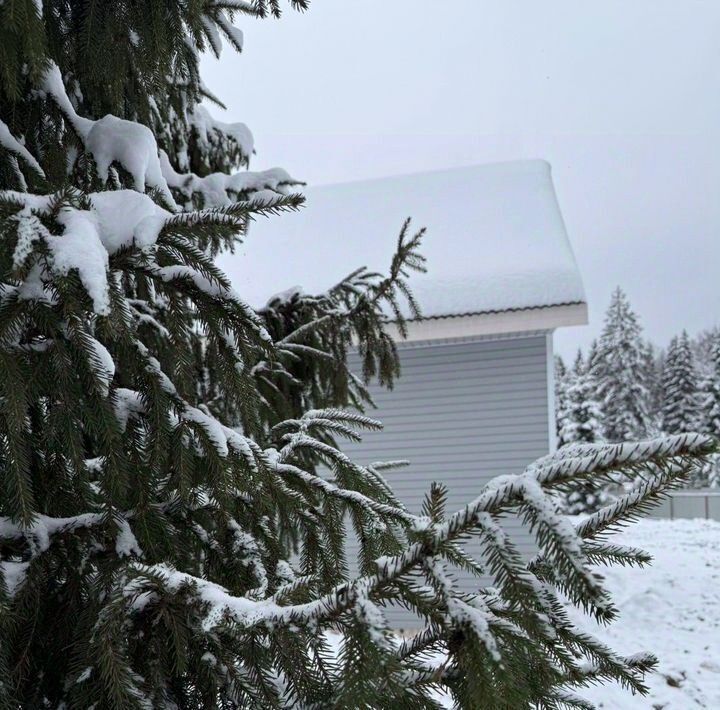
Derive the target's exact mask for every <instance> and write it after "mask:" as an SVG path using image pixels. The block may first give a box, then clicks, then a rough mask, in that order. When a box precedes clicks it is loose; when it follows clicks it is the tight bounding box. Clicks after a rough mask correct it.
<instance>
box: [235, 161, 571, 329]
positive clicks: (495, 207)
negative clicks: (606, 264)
mask: <svg viewBox="0 0 720 710" xmlns="http://www.w3.org/2000/svg"><path fill="white" fill-rule="evenodd" d="M304 192H305V194H306V196H307V203H306V206H305V207H304V208H303V209H301V210H300V211H299V212H296V213H289V214H282V215H280V216H276V217H271V218H270V219H267V220H266V219H262V218H261V219H259V220H258V221H257V222H256V223H254V224H253V225H252V226H251V228H250V231H249V234H248V236H247V238H246V240H245V243H244V244H243V245H241V246H240V247H239V248H238V249H237V252H236V254H235V255H234V256H232V255H229V256H224V257H222V261H221V266H222V267H223V268H224V269H225V270H226V271H227V272H228V274H229V276H230V277H231V279H232V281H233V285H234V287H235V289H236V290H237V291H238V292H239V294H240V295H241V296H242V297H243V298H244V299H245V300H246V301H248V302H249V303H250V304H251V305H252V306H255V307H260V306H263V305H264V304H265V303H266V302H267V301H268V299H269V298H270V297H272V296H273V295H274V294H276V293H277V292H279V291H283V290H285V289H288V288H289V287H293V286H295V285H299V286H301V287H302V289H303V290H304V291H305V292H307V293H320V292H322V291H324V290H326V289H328V288H330V287H331V286H333V285H334V284H335V283H337V282H338V281H339V280H340V279H341V278H342V277H344V276H346V275H347V274H348V273H350V272H351V271H353V270H354V269H356V268H357V267H359V266H367V267H368V268H370V269H372V270H377V271H380V272H382V273H386V272H387V269H388V266H389V263H390V259H391V257H392V254H393V250H394V247H395V242H396V238H397V235H398V233H399V230H400V227H401V225H402V223H403V221H404V219H405V218H406V217H412V220H413V222H412V224H413V226H414V227H415V228H416V229H417V228H419V227H421V226H425V227H426V228H427V236H426V237H425V240H424V243H423V246H422V249H421V251H422V253H423V254H424V255H425V256H426V257H427V266H428V273H427V274H421V275H413V277H412V280H411V288H412V289H413V291H414V293H415V295H416V296H417V298H418V301H419V302H420V305H421V308H422V311H423V315H424V316H425V317H443V316H457V315H467V314H479V313H497V312H504V311H516V310H526V309H538V308H544V307H548V306H556V305H565V304H578V303H584V302H585V293H584V289H583V284H582V280H581V278H580V273H579V271H578V268H577V264H576V262H575V257H574V255H573V252H572V248H571V246H570V242H569V240H568V236H567V233H566V231H565V226H564V224H563V220H562V216H561V214H560V209H559V207H558V203H557V199H556V197H555V190H554V188H553V183H552V177H551V174H550V166H549V165H548V164H547V163H546V162H544V161H539V160H538V161H522V162H512V163H497V164H491V165H479V166H473V167H465V168H455V169H451V170H442V171H435V172H427V173H417V174H412V175H401V176H397V177H387V178H381V179H376V180H365V181H361V182H349V183H343V184H336V185H328V186H321V187H309V188H307V189H306V190H305V191H304Z"/></svg>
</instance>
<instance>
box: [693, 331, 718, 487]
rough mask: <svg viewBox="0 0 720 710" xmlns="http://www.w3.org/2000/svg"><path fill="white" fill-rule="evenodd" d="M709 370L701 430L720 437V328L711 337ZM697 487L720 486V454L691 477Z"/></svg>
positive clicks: (704, 383) (703, 385)
mask: <svg viewBox="0 0 720 710" xmlns="http://www.w3.org/2000/svg"><path fill="white" fill-rule="evenodd" d="M708 340H709V343H708V345H709V347H708V349H707V351H708V365H709V367H708V371H707V373H706V374H705V376H704V377H703V378H702V381H701V383H700V397H701V406H700V416H701V424H700V430H701V431H703V432H705V433H707V434H710V435H711V436H714V437H715V438H719V437H720V330H716V331H715V332H713V333H712V334H711V335H710V337H709V339H708ZM691 480H694V481H695V485H696V486H697V487H701V488H704V487H710V488H720V456H718V455H717V454H714V455H712V456H710V460H709V462H708V463H707V465H705V466H704V467H703V468H702V471H701V473H700V474H699V475H695V476H692V477H691Z"/></svg>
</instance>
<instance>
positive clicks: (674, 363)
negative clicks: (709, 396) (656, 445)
mask: <svg viewBox="0 0 720 710" xmlns="http://www.w3.org/2000/svg"><path fill="white" fill-rule="evenodd" d="M662 384H663V402H662V428H663V431H665V432H666V433H668V434H679V433H682V432H684V431H694V430H695V429H698V428H699V427H700V404H701V402H700V396H699V391H698V381H697V374H696V371H695V363H694V358H693V353H692V349H691V347H690V339H689V338H688V335H687V333H686V332H685V331H683V332H682V335H680V336H679V337H674V338H673V339H672V340H671V341H670V346H669V347H668V351H667V355H666V357H665V363H664V367H663V374H662Z"/></svg>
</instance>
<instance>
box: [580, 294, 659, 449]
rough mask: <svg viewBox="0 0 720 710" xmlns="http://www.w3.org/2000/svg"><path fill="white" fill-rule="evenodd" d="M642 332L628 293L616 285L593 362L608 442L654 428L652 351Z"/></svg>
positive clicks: (593, 373) (639, 434) (628, 437)
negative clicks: (650, 369) (650, 373)
mask: <svg viewBox="0 0 720 710" xmlns="http://www.w3.org/2000/svg"><path fill="white" fill-rule="evenodd" d="M641 335H642V331H641V328H640V325H639V323H638V319H637V316H636V315H635V313H634V312H633V311H632V309H631V307H630V303H629V302H628V299H627V296H626V295H625V293H624V292H623V291H622V290H621V289H620V288H617V289H616V290H615V291H614V293H613V295H612V299H611V301H610V306H609V308H608V310H607V313H606V315H605V325H604V327H603V331H602V334H601V336H600V339H599V341H598V343H597V349H596V351H595V353H594V354H593V357H592V363H591V374H592V377H593V378H594V380H595V382H596V384H597V394H598V399H599V402H600V408H601V410H602V416H603V429H604V431H603V434H604V437H605V439H606V440H608V441H622V440H625V439H632V438H642V437H644V436H647V435H648V433H649V432H650V430H651V413H650V392H649V387H648V370H649V350H648V346H647V344H646V343H645V342H644V341H643V339H642V337H641Z"/></svg>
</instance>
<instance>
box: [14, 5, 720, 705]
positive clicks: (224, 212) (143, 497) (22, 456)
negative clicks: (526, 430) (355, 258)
mask: <svg viewBox="0 0 720 710" xmlns="http://www.w3.org/2000/svg"><path fill="white" fill-rule="evenodd" d="M291 4H292V5H294V6H295V7H296V8H299V9H303V8H304V6H305V2H303V0H295V1H294V2H292V3H291ZM278 12H279V7H278V3H277V0H255V2H252V3H249V2H238V1H237V0H232V1H229V0H228V1H224V0H198V1H197V2H189V3H188V2H174V1H173V0H167V1H166V2H163V3H155V2H153V3H147V2H139V0H115V1H114V2H98V0H45V1H44V3H42V4H41V3H37V2H36V1H35V0H13V1H12V2H5V3H3V4H1V5H0V51H1V52H2V61H1V62H0V236H1V238H0V272H1V274H2V276H1V278H0V357H1V358H2V367H0V486H2V495H0V572H1V574H0V627H1V628H0V707H4V708H18V707H21V708H45V707H46V708H94V709H95V710H102V709H104V708H113V709H126V708H150V707H158V708H187V709H188V710H190V709H193V710H195V709H197V708H201V707H202V708H273V707H323V708H325V707H332V708H358V707H391V708H403V707H437V702H436V701H435V700H434V699H433V698H434V697H435V695H434V693H435V692H436V691H437V690H438V689H442V690H445V691H447V692H449V693H450V694H451V695H452V697H453V698H454V700H455V701H456V703H457V704H458V706H460V707H465V708H506V707H513V708H516V707H517V708H520V707H528V706H538V707H560V706H571V707H587V704H586V703H584V701H582V700H581V699H580V698H578V697H577V696H576V695H575V691H576V689H578V688H582V686H584V685H587V684H590V683H597V682H601V681H608V680H614V681H618V682H620V683H622V684H623V685H625V686H626V687H628V688H629V689H634V690H640V691H642V690H644V686H643V682H642V675H643V672H644V671H646V670H647V669H648V668H650V667H651V666H652V664H653V659H652V657H651V656H649V655H646V654H641V655H634V656H629V657H623V656H620V655H619V654H617V653H615V652H613V651H612V650H611V649H609V648H607V647H606V646H605V645H603V644H602V643H601V642H600V641H598V640H597V639H595V638H594V637H593V636H591V635H589V634H587V633H586V632H584V631H581V630H579V629H578V628H576V627H575V626H574V625H573V624H572V622H571V621H570V617H569V615H568V614H567V612H566V609H565V606H564V604H563V601H562V600H563V599H568V600H569V603H572V604H574V605H577V606H579V607H581V608H583V609H584V610H585V611H587V612H588V613H590V614H593V615H594V616H595V618H597V619H598V620H599V621H602V622H607V621H610V620H612V619H613V618H614V617H615V615H616V610H615V607H614V606H613V604H612V600H611V599H610V598H609V596H608V594H607V592H606V591H605V589H604V587H603V583H602V578H601V577H600V576H599V575H598V574H597V572H596V571H595V566H596V565H602V564H613V563H623V564H637V565H641V564H644V563H646V562H648V559H649V558H648V556H647V555H646V554H644V553H643V552H641V551H638V550H634V549H627V548H622V547H620V546H618V545H614V544H612V543H611V542H610V541H609V540H608V538H607V535H608V533H610V532H612V530H613V529H616V528H617V527H618V526H619V525H621V524H622V523H623V521H625V520H627V519H628V518H632V517H633V516H635V515H638V514H639V513H640V512H642V511H643V510H645V509H646V508H647V507H648V506H649V505H651V504H652V503H654V502H655V501H656V500H657V499H658V498H659V497H660V496H661V495H662V493H663V491H664V490H666V489H667V488H668V487H669V486H672V485H675V484H676V483H677V481H678V480H679V479H680V478H682V476H683V475H684V474H686V473H687V472H688V471H689V470H690V469H691V468H692V467H693V466H694V465H696V463H697V462H698V460H700V459H702V458H703V457H704V456H705V455H706V454H707V453H709V452H710V451H711V450H713V446H714V444H713V442H712V440H711V439H710V438H709V437H707V436H703V435H697V434H685V435H681V436H675V437H669V438H665V439H658V440H654V441H650V442H643V443H641V444H624V445H617V446H603V445H594V444H588V445H581V444H577V445H572V446H568V447H565V448H564V449H563V450H561V451H560V452H558V453H555V454H553V455H549V456H547V457H545V458H543V459H540V460H539V461H537V462H535V463H534V464H532V465H531V466H529V467H528V468H527V470H525V471H524V472H518V474H517V475H515V476H506V477H503V478H501V479H498V480H496V481H494V482H492V483H490V484H488V485H487V486H485V487H484V488H482V489H481V490H480V491H479V494H478V497H477V498H476V499H475V500H474V501H472V502H470V503H469V504H468V505H467V506H466V507H465V508H463V509H462V510H460V511H458V512H456V513H451V512H447V511H445V505H444V501H445V492H444V490H443V489H442V487H441V486H434V487H433V488H432V489H431V490H430V491H429V492H428V496H427V502H426V505H425V508H424V510H423V511H422V513H421V514H412V513H410V512H409V511H408V510H406V509H405V507H404V506H403V505H402V503H401V502H400V501H398V500H397V499H396V497H395V496H394V494H393V493H392V490H391V488H390V486H389V485H388V483H387V482H386V480H385V478H384V473H383V471H384V470H385V469H386V468H387V466H383V465H373V466H360V465H358V464H356V463H354V462H353V461H352V460H350V459H349V458H348V457H347V456H345V455H344V454H343V453H342V451H341V450H340V448H339V444H338V442H339V440H341V439H342V438H350V439H357V438H358V437H359V433H358V432H359V431H361V430H363V429H369V428H376V427H377V426H379V425H378V424H377V423H376V422H374V421H373V420H372V419H370V418H368V417H367V416H365V415H363V414H361V413H358V412H357V410H356V409H355V410H353V409H350V410H348V409H341V407H353V406H355V407H359V406H364V405H367V404H368V397H367V391H366V389H365V380H364V379H363V378H362V377H356V376H354V375H353V374H352V373H350V372H349V371H348V369H347V366H346V364H345V361H344V358H345V354H346V352H347V350H348V348H349V347H351V345H352V344H353V343H355V344H357V347H358V348H359V349H360V352H361V354H362V356H363V362H364V370H365V373H364V374H365V376H366V378H369V377H371V376H377V377H379V378H380V379H381V381H383V382H385V383H386V384H388V385H389V384H391V383H392V380H393V378H394V377H395V376H397V374H398V362H397V353H396V351H395V348H394V344H393V342H392V340H391V339H390V337H389V336H388V334H387V331H386V326H387V323H388V316H387V315H386V314H387V313H391V314H392V313H394V314H395V316H396V318H397V320H398V321H399V323H398V324H399V325H400V327H401V329H402V327H403V324H404V321H403V318H402V312H403V311H402V310H401V309H400V300H401V299H407V300H409V307H410V311H411V313H415V312H416V310H415V308H414V302H413V300H412V295H411V292H410V290H409V286H408V283H407V280H406V279H407V277H408V276H409V275H410V274H411V273H412V271H414V270H420V269H422V268H424V265H423V259H422V256H421V254H420V253H419V251H418V249H419V247H420V240H421V238H422V233H421V232H418V233H416V234H413V233H412V232H411V231H410V230H409V227H408V225H407V224H406V225H405V226H404V227H403V228H402V230H401V232H400V237H399V239H398V248H397V252H396V254H395V257H394V258H393V260H392V263H391V264H390V268H389V272H388V274H387V275H386V276H382V275H379V274H372V273H368V272H367V271H365V270H363V269H360V270H359V271H357V272H355V273H353V274H351V275H350V276H349V277H347V278H345V279H344V280H342V281H341V282H340V283H339V285H338V287H337V288H335V289H333V290H331V291H330V292H329V293H326V294H323V295H321V296H317V297H313V296H300V295H298V296H297V297H291V298H288V299H284V300H283V299H280V300H279V301H278V302H276V303H273V304H270V306H269V307H268V308H267V309H265V310H264V311H262V312H260V313H258V312H255V311H254V310H253V309H251V308H250V307H249V306H248V305H247V304H245V303H244V302H243V300H242V297H241V294H237V293H235V292H234V291H233V290H232V288H231V287H230V284H229V283H228V280H227V278H226V276H225V275H224V274H223V273H222V272H221V271H220V270H219V269H218V268H217V267H216V265H215V263H214V257H215V255H216V254H217V253H218V252H219V251H220V250H222V249H232V248H233V246H235V245H236V244H238V243H239V242H241V241H242V240H243V239H244V238H245V235H246V233H247V229H248V225H249V223H250V222H251V220H252V219H255V218H261V217H262V218H265V217H270V218H272V215H273V214H274V213H276V212H278V211H280V210H289V209H296V208H298V207H299V206H300V204H301V198H299V197H298V196H297V195H294V194H292V187H293V185H294V181H293V179H292V178H291V177H290V176H289V175H288V174H287V173H285V172H284V171H282V170H277V169H276V170H271V171H266V172H260V173H258V172H249V171H247V170H244V169H241V168H245V167H246V166H247V164H248V163H249V160H250V157H251V154H252V140H251V136H250V134H249V132H248V131H247V129H246V128H245V127H244V126H242V125H239V124H238V125H227V124H223V123H220V122H217V121H214V120H213V119H212V118H211V116H210V114H208V113H207V112H206V110H205V109H204V108H203V107H202V106H201V105H200V104H201V102H202V101H203V100H208V101H215V102H217V100H216V99H214V97H212V95H211V94H210V92H209V91H208V90H207V89H206V88H205V87H204V85H203V83H202V81H201V79H200V75H199V71H198V67H199V57H200V53H201V52H203V51H212V52H215V53H219V52H220V48H221V46H222V43H223V42H227V43H228V44H229V45H231V46H232V47H234V48H235V49H240V46H241V43H242V36H241V34H240V32H239V30H237V29H236V28H235V26H234V25H233V24H232V22H233V20H234V19H238V18H242V17H243V16H245V15H263V14H266V13H272V14H277V13H278ZM278 258H296V255H284V254H278ZM320 464H322V467H321V466H320ZM438 474H439V475H441V474H442V470H439V471H438ZM616 476H621V477H623V476H624V477H626V478H628V479H630V478H631V479H632V480H633V482H634V483H633V484H632V489H631V490H630V492H629V493H628V495H626V496H625V497H623V498H622V499H620V500H618V501H617V502H615V503H613V504H612V505H610V506H607V507H605V508H604V509H602V510H601V511H599V512H598V513H596V514H595V515H593V516H591V517H589V518H587V519H586V520H584V521H583V522H582V523H580V524H579V525H577V526H573V525H571V524H570V523H569V522H568V521H567V520H566V519H565V518H564V517H562V516H559V515H557V513H556V511H555V509H554V506H553V504H552V500H553V498H552V496H553V495H556V494H563V493H564V492H566V491H567V489H568V488H569V487H570V486H572V485H574V484H575V482H577V481H596V482H598V483H602V482H603V481H605V480H610V479H614V477H616ZM512 513H516V514H519V515H520V516H521V517H522V518H523V519H524V521H525V523H526V525H527V527H528V528H529V529H530V530H531V531H532V532H533V534H534V537H535V539H536V541H537V545H538V554H537V556H536V557H535V558H534V559H533V560H531V561H530V562H528V561H527V560H526V559H525V558H523V557H522V555H521V554H520V552H519V551H518V549H517V548H516V547H515V546H514V544H513V543H512V541H511V539H510V538H509V537H507V536H506V535H505V534H504V532H503V524H504V522H503V521H504V520H505V518H506V516H507V515H508V514H512ZM347 535H356V536H357V537H358V538H359V539H360V542H361V559H360V566H361V570H360V576H358V577H355V578H350V577H349V575H348V572H347V570H348V565H347V560H346V558H345V545H344V541H345V538H346V536H347ZM469 538H475V539H478V540H480V541H482V542H483V543H484V544H483V545H482V548H481V549H482V553H481V554H480V556H479V557H478V558H477V559H476V558H474V557H471V556H470V555H469V554H468V552H467V551H466V550H465V549H464V547H463V542H464V541H465V540H467V539H469ZM457 568H461V569H464V570H468V571H470V572H472V573H474V574H476V575H477V577H478V579H479V581H478V588H477V591H476V592H475V593H473V594H466V593H462V592H460V591H459V590H458V589H457V587H456V586H455V585H454V582H453V576H452V570H453V569H457ZM488 576H489V577H491V578H492V585H491V586H483V585H482V584H481V582H480V579H483V580H486V579H487V577H488ZM390 602H396V603H400V604H403V605H405V606H407V607H408V608H410V609H412V610H414V611H415V612H416V613H417V615H418V627H419V628H420V629H421V631H420V633H419V634H418V635H417V636H415V637H414V638H412V639H407V640H405V641H402V642H398V641H397V640H396V639H394V637H393V636H392V635H391V633H390V630H389V629H388V627H387V624H386V622H385V620H384V613H383V609H384V607H385V606H386V605H387V604H388V603H390ZM328 633H332V634H336V635H337V636H338V637H339V639H340V641H339V652H337V653H336V652H334V650H333V648H332V647H331V645H330V643H329V640H328V639H329V636H328ZM438 655H440V656H441V657H442V658H443V661H442V662H441V663H438V662H437V661H436V660H434V659H436V658H437V657H438Z"/></svg>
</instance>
